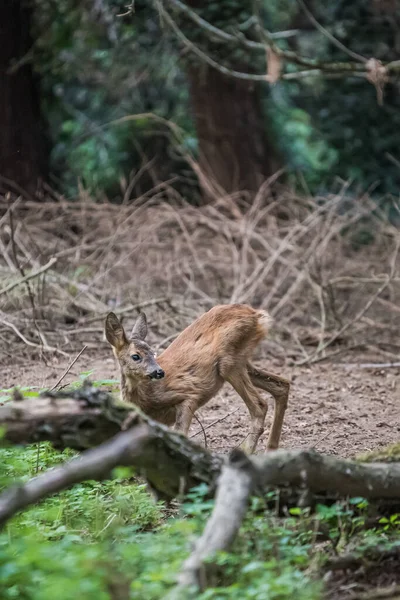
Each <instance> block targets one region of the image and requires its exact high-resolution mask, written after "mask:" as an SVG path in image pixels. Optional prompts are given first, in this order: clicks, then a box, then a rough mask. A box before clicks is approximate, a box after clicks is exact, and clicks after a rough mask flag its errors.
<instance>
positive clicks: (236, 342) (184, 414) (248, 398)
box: [105, 304, 289, 452]
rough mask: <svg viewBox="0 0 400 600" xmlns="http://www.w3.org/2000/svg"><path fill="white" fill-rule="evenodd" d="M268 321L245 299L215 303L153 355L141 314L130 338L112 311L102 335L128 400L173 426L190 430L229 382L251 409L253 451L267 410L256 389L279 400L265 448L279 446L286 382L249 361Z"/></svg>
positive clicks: (250, 448) (247, 443) (249, 443)
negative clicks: (136, 357) (137, 358)
mask: <svg viewBox="0 0 400 600" xmlns="http://www.w3.org/2000/svg"><path fill="white" fill-rule="evenodd" d="M271 321H272V319H271V318H270V316H269V315H268V313H267V312H266V311H262V310H255V309H254V308H251V307H250V306H247V305H244V304H232V305H221V306H215V307H214V308H212V309H211V310H209V311H208V312H206V313H205V314H203V315H202V316H201V317H199V318H198V319H197V320H196V321H194V323H192V324H191V325H190V326H189V327H187V328H186V329H185V330H184V331H183V332H182V333H181V334H180V335H179V336H178V337H177V338H176V339H175V341H174V342H172V344H171V345H170V346H169V347H168V348H167V349H166V350H165V351H164V352H162V354H160V356H159V357H158V358H157V360H156V359H155V357H154V354H153V352H152V350H151V348H150V347H149V346H148V345H147V344H146V342H145V341H144V338H145V337H146V334H147V323H146V317H145V316H144V313H141V315H140V317H139V319H138V321H137V323H136V324H135V327H134V328H133V331H132V334H131V339H130V340H128V338H127V336H126V334H125V332H124V329H123V327H122V325H121V324H120V322H119V321H118V319H117V317H116V316H115V315H114V314H113V313H110V314H109V315H108V316H107V319H106V326H105V332H106V337H107V340H108V341H109V342H110V344H111V345H112V346H113V351H114V354H115V356H116V358H117V360H118V362H119V366H120V371H121V394H122V398H123V400H124V401H125V402H131V403H133V404H136V405H137V406H139V407H140V408H141V409H142V410H143V411H144V412H145V413H146V414H147V415H149V416H150V417H152V418H154V419H156V420H158V421H160V422H162V423H165V424H166V425H175V429H177V430H180V431H182V432H183V433H184V434H185V435H187V433H188V431H189V427H190V423H191V421H192V418H193V414H194V412H195V411H196V410H198V409H199V408H200V407H201V406H203V405H204V404H206V403H207V402H208V401H209V400H211V398H213V397H214V396H215V395H216V394H217V392H218V391H219V390H220V389H221V387H222V386H223V384H224V383H225V382H228V383H230V384H231V385H232V386H233V387H234V389H235V390H236V392H237V393H238V394H239V395H240V396H241V397H242V399H243V400H244V402H245V403H246V406H247V408H248V410H249V412H250V417H251V431H250V434H249V435H248V437H247V439H246V441H245V443H244V448H245V449H246V450H247V451H249V452H254V450H255V448H256V446H257V442H258V439H259V437H260V435H261V434H262V432H263V430H264V421H265V417H266V414H267V409H268V405H267V402H266V400H265V399H263V398H262V397H261V396H260V394H259V392H258V390H257V388H259V389H263V390H265V391H267V392H269V393H270V394H272V396H273V397H274V400H275V414H274V421H273V424H272V428H271V432H270V436H269V439H268V448H269V449H272V448H277V447H278V445H279V439H280V434H281V429H282V423H283V418H284V414H285V410H286V406H287V399H288V394H289V382H288V381H286V380H285V379H282V378H280V377H277V376H275V375H271V374H269V373H266V372H264V371H260V370H258V369H255V368H254V367H253V366H252V365H251V364H250V359H251V357H252V355H253V352H254V350H255V348H256V347H257V346H258V344H259V343H260V342H261V340H262V339H263V338H264V337H265V336H266V335H267V333H268V328H269V325H270V323H271ZM135 354H139V355H140V357H141V361H140V362H134V361H133V359H132V358H131V357H132V355H135ZM160 368H161V369H162V370H163V371H164V373H165V377H164V378H163V379H157V380H154V379H150V374H151V373H155V372H157V369H160Z"/></svg>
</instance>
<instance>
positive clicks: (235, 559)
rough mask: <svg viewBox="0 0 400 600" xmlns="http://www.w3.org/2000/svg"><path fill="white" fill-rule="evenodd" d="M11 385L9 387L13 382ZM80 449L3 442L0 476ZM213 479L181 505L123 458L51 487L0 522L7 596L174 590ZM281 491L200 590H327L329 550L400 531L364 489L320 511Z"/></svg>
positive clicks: (232, 593) (120, 596)
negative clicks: (173, 504) (53, 491)
mask: <svg viewBox="0 0 400 600" xmlns="http://www.w3.org/2000/svg"><path fill="white" fill-rule="evenodd" d="M85 375H87V374H82V377H83V376H85ZM78 383H80V382H76V383H74V384H72V387H75V385H77V384H78ZM113 383H114V382H111V381H107V382H104V381H98V382H97V385H107V386H110V385H111V386H113ZM29 392H30V394H38V390H32V389H30V390H29ZM0 395H1V396H2V397H3V398H5V397H9V395H10V390H1V391H0ZM3 401H4V400H3ZM73 456H75V452H73V451H70V450H66V451H64V452H58V451H55V450H54V449H53V448H52V447H51V446H50V445H49V444H48V443H41V444H40V446H31V447H28V448H20V447H15V448H4V449H1V450H0V465H1V466H0V487H1V489H2V490H4V489H5V488H6V487H8V486H10V485H11V484H12V483H13V482H15V481H25V480H27V479H29V478H31V477H33V476H35V475H36V474H37V473H38V472H43V471H45V470H46V469H49V468H51V467H53V466H55V465H57V464H59V463H62V462H64V461H66V460H68V459H70V458H71V457H73ZM206 491H207V490H206V489H203V488H198V489H196V490H193V491H192V492H191V493H190V494H189V495H188V496H187V498H186V500H185V502H184V503H183V504H182V505H181V506H180V508H179V509H176V510H175V511H171V508H168V509H167V508H166V507H165V506H164V504H163V503H155V502H154V500H153V498H152V497H151V496H150V494H149V493H148V491H147V489H146V486H145V485H144V484H143V482H142V481H140V480H139V479H138V478H136V477H135V476H134V474H133V473H132V472H131V470H129V469H116V470H115V471H114V473H113V478H112V479H111V480H108V481H103V482H96V481H87V482H85V483H81V484H79V485H75V486H74V487H73V488H71V489H69V490H66V491H64V492H62V493H60V494H58V495H57V496H54V497H51V498H48V499H47V500H45V501H43V502H41V503H40V504H39V505H36V506H33V507H31V508H30V509H28V510H26V511H24V512H22V513H20V514H18V515H17V516H15V517H14V518H13V519H12V520H11V521H10V522H9V523H8V524H7V526H6V528H5V529H4V530H3V531H2V532H1V534H0V598H2V599H4V600H9V599H15V598H18V599H20V600H53V599H54V598H57V599H58V600H70V599H71V600H72V599H75V598H77V597H78V598H83V599H85V600H128V599H143V600H145V599H146V600H158V599H161V598H164V597H165V595H166V594H167V593H168V590H169V589H170V588H171V587H172V586H173V585H174V583H175V579H176V575H177V573H178V571H179V569H180V567H181V565H182V562H183V561H184V560H185V558H186V557H187V555H188V553H189V551H190V549H191V547H192V544H193V541H194V540H195V538H196V536H198V535H199V534H200V533H201V531H202V529H203V527H204V523H205V521H206V520H207V518H208V516H209V514H210V511H211V510H212V506H213V502H212V501H210V500H205V498H204V494H205V493H206ZM271 496H273V494H271ZM271 499H273V498H272V497H271V498H267V499H265V500H260V499H258V498H254V499H253V500H252V504H251V507H250V509H249V511H248V515H247V517H246V520H245V522H244V524H243V526H242V528H241V532H240V535H239V536H238V538H237V540H236V541H235V543H234V546H233V548H232V549H231V551H230V552H229V553H228V552H224V553H220V554H219V555H218V556H217V557H216V559H215V561H214V568H213V569H212V571H211V575H210V581H209V582H210V583H211V587H209V588H208V589H207V590H206V591H204V592H203V593H201V594H199V595H198V596H197V597H198V598H199V599H200V600H208V599H216V600H219V599H221V600H222V599H225V598H226V599H228V598H229V599H237V600H239V599H240V600H242V599H244V600H246V599H247V600H250V599H254V600H256V599H257V600H258V599H259V600H261V599H263V600H264V599H266V600H285V599H287V600H289V599H292V598H296V599H298V600H317V599H319V598H321V596H322V594H323V584H322V579H321V574H320V573H321V567H322V566H323V563H324V561H325V560H326V557H328V556H330V557H334V556H338V555H340V554H341V553H344V552H348V551H353V550H354V549H357V551H358V552H363V551H364V550H366V549H368V548H369V547H371V546H376V545H377V544H379V545H380V546H383V545H386V546H388V547H389V546H391V545H393V544H396V543H397V542H396V540H397V539H398V533H399V529H400V518H399V515H392V516H388V517H384V518H382V519H381V520H380V522H378V523H377V524H376V526H375V527H372V528H368V527H367V526H366V523H367V515H368V504H367V502H366V501H365V500H363V499H362V498H353V499H351V500H350V501H348V502H346V503H344V502H343V503H336V504H334V505H333V506H325V505H318V506H317V507H316V510H315V512H314V513H313V514H310V512H309V511H308V510H303V509H300V508H292V509H290V510H289V511H288V514H286V516H285V517H278V516H277V515H276V514H275V511H271V510H270V509H268V508H267V502H266V501H267V500H268V501H270V500H271Z"/></svg>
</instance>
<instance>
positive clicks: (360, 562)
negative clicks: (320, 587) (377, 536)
mask: <svg viewBox="0 0 400 600" xmlns="http://www.w3.org/2000/svg"><path fill="white" fill-rule="evenodd" d="M399 558H400V545H396V546H391V547H389V548H388V547H387V546H380V545H377V546H371V547H370V548H368V549H367V550H365V551H364V552H350V553H348V554H342V555H341V556H337V557H334V558H331V559H329V560H328V561H327V562H326V563H325V565H324V568H325V569H326V570H327V571H346V570H348V569H351V570H356V569H358V568H360V567H364V568H365V569H368V568H371V567H376V566H377V565H378V564H380V563H381V562H383V561H385V560H389V559H399Z"/></svg>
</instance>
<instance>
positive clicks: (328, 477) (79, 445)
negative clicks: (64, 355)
mask: <svg viewBox="0 0 400 600" xmlns="http://www.w3.org/2000/svg"><path fill="white" fill-rule="evenodd" d="M0 426H2V427H4V429H5V432H4V436H3V438H2V443H3V444H6V443H13V444H31V443H35V442H38V441H41V440H47V441H50V442H52V443H53V445H54V446H55V447H57V448H60V449H61V448H73V449H75V450H85V449H88V448H91V447H94V446H98V445H99V444H102V443H107V441H108V440H110V438H113V440H114V442H115V443H116V444H117V448H118V447H119V446H118V444H119V442H118V441H116V440H117V438H118V436H116V434H118V433H120V432H121V431H124V430H130V431H132V435H133V436H135V435H137V436H141V438H142V439H143V440H144V439H146V443H142V444H141V445H139V447H138V448H137V450H136V451H135V452H136V453H135V456H134V458H132V456H130V457H128V459H126V456H125V455H124V456H123V455H120V454H118V452H116V454H115V461H114V462H115V464H113V467H114V466H118V464H123V465H125V464H126V461H127V460H128V463H129V464H132V466H135V467H137V468H138V469H139V470H140V472H142V473H143V475H144V476H145V477H146V479H147V480H148V482H149V483H150V485H151V486H152V487H153V488H154V489H155V490H156V491H158V492H159V493H160V494H162V495H163V496H164V497H167V498H174V497H177V496H179V495H180V494H182V492H185V491H187V490H189V489H190V488H191V487H193V486H196V485H199V484H200V483H206V484H208V485H210V487H211V493H212V490H213V489H214V488H215V485H216V481H217V479H218V477H219V475H220V473H221V468H222V465H223V464H224V460H223V458H222V457H220V456H217V455H213V454H211V453H210V452H208V451H207V450H205V449H204V448H201V447H200V446H197V445H196V444H194V443H193V442H192V441H190V440H189V439H188V438H186V437H185V436H183V435H181V434H179V433H176V432H173V431H171V430H169V429H168V428H167V427H165V426H163V425H160V424H159V423H156V422H154V421H152V420H151V419H149V418H148V417H146V416H145V415H144V414H143V413H141V412H140V411H139V410H138V409H136V408H135V409H133V408H132V407H130V406H127V405H124V404H120V403H118V404H116V403H114V402H113V400H112V397H111V396H110V395H109V394H107V393H105V392H102V391H99V390H98V389H96V388H92V387H91V386H90V385H85V386H83V387H82V388H80V389H78V390H75V391H74V392H69V393H67V392H52V393H47V395H46V396H42V397H39V398H29V399H25V400H20V401H17V400H15V401H14V402H10V403H8V404H6V405H4V406H1V407H0ZM143 427H146V428H147V429H146V431H147V433H146V436H144V437H143V435H144V434H143ZM135 432H136V433H135ZM132 439H133V438H132ZM132 443H133V442H132ZM110 444H111V442H110ZM101 448H102V447H100V448H98V449H97V451H99V452H100V457H101V456H102V455H101V452H103V450H102V449H101ZM108 448H109V450H110V447H108ZM113 448H114V447H112V451H113V452H114V449H113ZM82 456H85V454H83V455H82ZM121 457H122V458H121ZM91 460H92V459H91ZM101 460H102V459H101ZM119 461H120V462H119ZM251 463H252V465H253V467H254V486H255V488H256V489H257V493H261V494H264V493H265V492H266V491H267V490H269V489H271V488H274V487H282V488H285V489H286V488H287V487H288V486H289V487H292V488H295V489H297V490H300V491H301V490H307V491H308V492H309V493H310V494H328V495H329V494H330V498H336V497H347V496H363V497H365V498H368V499H370V500H384V499H386V500H393V499H399V498H400V463H389V464H384V463H373V464H365V463H364V464H363V463H359V462H356V461H350V460H345V459H340V458H336V457H333V456H324V455H321V454H318V453H317V452H315V451H302V450H276V451H274V452H270V453H268V454H266V455H264V456H256V457H252V458H251ZM80 464H81V465H82V463H80ZM113 467H112V468H113ZM99 468H100V469H101V465H100V467H99ZM110 468H111V467H110ZM108 470H109V469H108ZM83 475H85V472H83ZM44 477H45V475H44Z"/></svg>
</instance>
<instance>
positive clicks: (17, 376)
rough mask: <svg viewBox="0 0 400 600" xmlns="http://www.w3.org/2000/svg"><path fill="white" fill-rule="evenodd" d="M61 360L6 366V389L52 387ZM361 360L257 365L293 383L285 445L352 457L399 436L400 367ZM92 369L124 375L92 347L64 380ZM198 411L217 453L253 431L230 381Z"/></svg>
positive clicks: (97, 375) (97, 374) (96, 373)
mask: <svg viewBox="0 0 400 600" xmlns="http://www.w3.org/2000/svg"><path fill="white" fill-rule="evenodd" d="M62 360H63V359H62ZM62 360H61V361H60V362H59V364H58V365H49V364H48V365H46V364H44V363H43V362H39V361H37V362H32V363H30V362H25V363H24V364H18V365H8V366H3V367H1V368H0V381H1V387H2V388H3V389H5V388H10V387H13V386H14V385H20V386H27V387H34V386H37V387H39V388H41V389H43V388H48V387H51V386H52V385H54V383H55V382H56V381H57V380H58V378H59V377H60V375H61V373H62V371H63V369H64V368H65V367H66V366H67V364H66V365H65V367H64V366H62V364H61V363H62ZM350 360H351V362H350ZM66 362H67V361H66ZM364 362H365V357H363V356H360V355H355V356H351V355H350V356H349V362H348V363H336V364H335V363H318V364H315V365H312V366H307V367H298V366H284V365H283V364H282V363H281V364H280V362H279V361H277V360H275V361H269V360H262V361H258V363H257V364H258V365H259V366H260V367H262V368H264V369H266V370H268V371H271V372H274V373H276V374H279V375H282V376H284V377H287V378H288V379H289V380H290V381H291V391H290V399H289V406H288V409H287V413H286V418H285V422H284V426H283V432H282V440H281V446H282V447H284V448H316V449H318V451H320V452H323V453H329V454H336V455H339V456H343V457H351V456H354V455H355V454H358V453H363V452H366V451H370V450H373V449H377V448H380V447H383V446H386V445H388V444H391V443H395V442H397V441H398V439H399V432H400V411H399V399H400V378H399V375H400V368H386V369H384V368H364V367H362V366H361V365H362V363H364ZM87 371H92V374H91V375H90V377H91V378H92V379H93V380H96V381H103V380H109V379H118V375H119V374H118V368H117V365H116V362H115V360H114V358H113V357H112V355H111V352H104V351H102V350H100V352H99V353H89V351H87V353H85V354H83V355H82V357H81V358H80V359H79V361H78V362H77V363H76V364H75V365H74V367H73V368H72V369H71V371H70V372H69V373H68V374H67V376H66V377H65V379H64V380H63V382H62V384H63V385H64V384H67V383H68V382H72V381H76V380H77V379H78V378H79V375H80V374H81V373H84V372H87ZM196 414H197V416H198V418H199V419H200V420H201V423H202V425H203V427H204V428H205V430H206V431H205V434H206V437H207V447H208V449H209V450H211V451H213V452H218V453H225V452H228V451H229V449H231V448H233V447H235V446H237V445H239V444H240V443H241V442H242V441H243V439H244V437H245V435H246V432H247V431H248V429H249V418H248V413H247V409H246V406H245V405H244V403H243V401H242V400H241V399H240V398H239V396H238V395H237V394H236V392H234V391H233V389H232V388H231V387H230V386H229V385H225V386H224V388H223V389H222V391H221V392H220V393H219V394H218V396H217V397H216V398H215V399H213V400H211V401H210V402H209V404H207V405H206V406H205V407H203V408H202V409H201V410H200V411H199V412H198V413H196ZM272 415H273V401H272V399H271V402H270V409H269V411H268V416H267V422H266V431H265V434H264V437H263V438H262V439H261V440H260V443H259V448H258V451H259V452H260V451H262V450H263V447H264V446H265V443H266V439H267V435H268V430H269V427H270V424H271V420H272ZM215 421H217V422H216V423H214V422H215ZM190 435H192V436H194V438H195V439H196V441H197V442H198V443H199V444H202V445H204V443H205V440H204V433H203V431H202V429H201V426H200V425H199V423H198V422H197V421H196V420H193V424H192V428H191V432H190Z"/></svg>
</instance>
